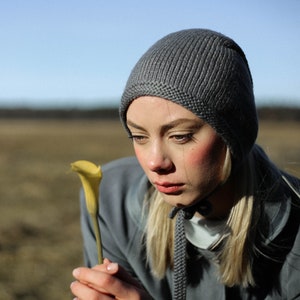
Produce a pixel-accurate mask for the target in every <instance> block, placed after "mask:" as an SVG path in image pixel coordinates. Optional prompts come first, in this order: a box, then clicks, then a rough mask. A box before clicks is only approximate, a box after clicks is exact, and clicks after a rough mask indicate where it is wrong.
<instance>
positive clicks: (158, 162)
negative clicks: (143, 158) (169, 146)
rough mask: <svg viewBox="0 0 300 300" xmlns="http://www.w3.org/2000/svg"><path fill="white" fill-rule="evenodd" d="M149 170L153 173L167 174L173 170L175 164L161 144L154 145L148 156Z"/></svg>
mask: <svg viewBox="0 0 300 300" xmlns="http://www.w3.org/2000/svg"><path fill="white" fill-rule="evenodd" d="M147 163H148V168H149V170H151V171H152V172H156V173H166V172H170V171H171V170H172V168H173V162H172V159H171V157H170V155H169V154H168V152H167V151H166V149H164V147H163V145H161V144H160V143H157V142H156V143H153V145H152V146H151V148H150V149H149V154H148V162H147Z"/></svg>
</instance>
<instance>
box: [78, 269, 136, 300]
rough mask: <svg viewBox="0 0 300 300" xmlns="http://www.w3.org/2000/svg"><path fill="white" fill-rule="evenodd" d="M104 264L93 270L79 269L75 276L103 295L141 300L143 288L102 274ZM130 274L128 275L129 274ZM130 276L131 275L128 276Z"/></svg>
mask: <svg viewBox="0 0 300 300" xmlns="http://www.w3.org/2000/svg"><path fill="white" fill-rule="evenodd" d="M103 267H104V266H103V264H102V265H99V266H96V267H95V268H93V269H89V268H77V269H75V270H74V271H73V276H74V277H75V278H76V279H77V280H79V281H80V282H81V283H83V282H84V283H86V285H87V286H88V287H91V288H93V289H94V290H97V291H99V292H101V293H103V294H109V295H114V296H115V298H116V299H140V298H139V297H138V295H140V294H141V288H140V287H137V286H135V285H132V284H130V283H127V282H125V281H123V280H121V279H119V278H118V277H117V276H115V275H114V274H112V275H111V274H109V273H108V271H106V273H105V272H102V271H100V270H99V269H101V270H102V269H103ZM127 274H128V273H127ZM128 276H129V275H128Z"/></svg>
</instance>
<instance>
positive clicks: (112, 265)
mask: <svg viewBox="0 0 300 300" xmlns="http://www.w3.org/2000/svg"><path fill="white" fill-rule="evenodd" d="M106 269H107V270H108V271H111V272H113V271H117V270H118V264H117V263H109V264H108V265H107V266H106Z"/></svg>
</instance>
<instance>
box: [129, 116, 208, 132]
mask: <svg viewBox="0 0 300 300" xmlns="http://www.w3.org/2000/svg"><path fill="white" fill-rule="evenodd" d="M183 123H193V126H191V127H192V128H199V127H201V126H202V125H203V124H204V122H202V121H201V119H198V118H195V119H188V118H181V119H176V120H174V121H171V122H170V123H167V124H164V125H163V126H162V128H161V131H162V132H166V131H168V130H170V129H172V128H174V127H176V126H178V125H181V124H183ZM127 126H131V127H133V128H135V129H138V130H142V131H146V130H145V128H143V127H142V126H140V125H138V124H136V123H134V122H132V121H130V120H127Z"/></svg>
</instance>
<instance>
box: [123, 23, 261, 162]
mask: <svg viewBox="0 0 300 300" xmlns="http://www.w3.org/2000/svg"><path fill="white" fill-rule="evenodd" d="M140 96H157V97H161V98H164V99H167V100H170V101H172V102H175V103H177V104H180V105H181V106H183V107H185V108H187V109H188V110H190V111H192V112H193V113H194V114H195V115H197V116H198V117H199V118H201V119H203V120H204V121H205V122H207V123H208V124H210V125H211V126H212V127H213V128H214V129H215V131H216V132H217V133H218V134H219V135H220V136H221V137H222V138H223V140H224V142H225V143H226V144H227V145H228V147H229V149H230V151H231V153H232V156H233V158H234V159H235V161H241V160H243V159H244V158H245V156H247V154H248V153H249V151H250V150H251V148H252V146H253V144H254V142H255V139H256V136H257V131H258V122H257V114H256V108H255V103H254V96H253V84H252V77H251V73H250V70H249V66H248V62H247V59H246V57H245V54H244V52H243V50H242V49H241V48H240V47H239V46H238V45H237V44H236V43H235V42H234V41H233V40H232V39H230V38H228V37H226V36H224V35H222V34H220V33H217V32H214V31H211V30H207V29H187V30H181V31H178V32H174V33H171V34H169V35H167V36H165V37H164V38H162V39H160V40H159V41H158V42H156V43H155V44H154V45H153V46H152V47H151V48H150V49H149V50H148V51H147V52H146V53H145V54H144V55H143V56H142V57H141V58H140V60H139V61H138V62H137V64H136V65H135V67H134V68H133V70H132V72H131V74H130V76H129V78H128V81H127V84H126V87H125V90H124V93H123V95H122V99H121V104H120V110H119V112H120V118H121V121H122V123H123V125H124V126H125V128H126V130H127V131H128V132H129V129H128V128H127V126H126V112H127V109H128V107H129V105H130V103H131V102H132V101H133V100H134V99H136V98H138V97H140Z"/></svg>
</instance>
